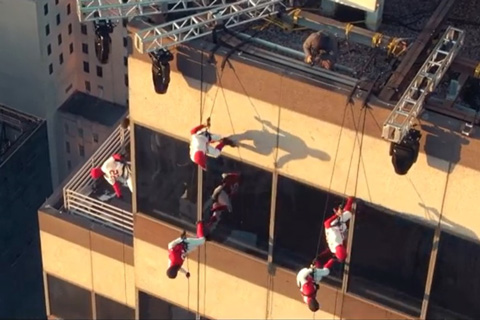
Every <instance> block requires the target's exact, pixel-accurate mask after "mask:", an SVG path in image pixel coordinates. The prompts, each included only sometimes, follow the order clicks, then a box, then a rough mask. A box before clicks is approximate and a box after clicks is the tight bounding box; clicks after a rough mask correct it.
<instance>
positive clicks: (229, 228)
mask: <svg viewBox="0 0 480 320" xmlns="http://www.w3.org/2000/svg"><path fill="white" fill-rule="evenodd" d="M213 162H215V169H216V170H213V169H212V168H213V166H214V164H213ZM209 167H210V169H209V170H208V171H207V172H204V175H203V200H204V202H203V212H204V213H203V216H204V219H206V220H207V221H208V218H209V217H210V209H211V206H212V201H211V197H212V194H213V191H214V190H215V188H216V187H217V186H220V185H221V183H222V173H238V174H240V183H239V189H238V190H237V191H236V192H235V193H234V194H233V195H232V196H231V197H230V200H231V205H232V212H231V213H229V212H228V211H225V212H224V213H223V214H222V215H221V220H220V222H219V223H218V224H217V227H216V228H215V230H214V231H213V232H212V239H213V240H215V241H219V242H222V243H224V244H226V245H228V246H233V247H235V248H237V249H241V250H242V251H246V252H248V253H251V254H255V255H256V256H259V257H264V258H266V257H267V252H268V233H269V223H270V203H271V193H272V173H270V172H268V171H265V170H262V169H260V168H257V167H254V166H251V165H248V164H246V163H242V162H239V161H235V160H233V159H231V158H228V157H226V156H221V157H219V158H217V159H209ZM227 198H228V196H227Z"/></svg>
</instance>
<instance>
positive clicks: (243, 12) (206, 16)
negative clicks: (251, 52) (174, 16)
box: [135, 0, 281, 53]
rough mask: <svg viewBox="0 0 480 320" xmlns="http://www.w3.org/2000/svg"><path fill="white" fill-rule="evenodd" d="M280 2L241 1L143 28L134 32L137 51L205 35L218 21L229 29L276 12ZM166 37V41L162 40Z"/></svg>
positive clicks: (165, 46) (175, 43)
mask: <svg viewBox="0 0 480 320" xmlns="http://www.w3.org/2000/svg"><path fill="white" fill-rule="evenodd" d="M280 2H281V0H240V1H237V2H234V3H231V4H226V5H222V6H220V7H218V8H216V9H212V10H208V11H204V12H200V13H197V14H194V15H191V16H189V17H186V18H181V19H178V20H175V21H171V22H168V23H165V24H162V25H159V26H155V27H151V28H147V29H142V30H139V31H138V32H137V33H136V34H135V47H136V48H137V50H138V51H139V52H140V53H148V52H153V51H156V50H159V49H167V48H169V47H172V46H175V45H177V44H180V43H182V42H185V41H189V40H193V39H198V38H200V37H203V36H206V35H208V34H210V33H211V32H212V30H213V28H214V27H215V26H217V25H219V24H220V23H223V25H224V26H225V27H229V28H232V27H237V26H240V25H242V24H245V23H248V22H252V21H255V20H258V19H261V18H265V17H268V16H271V15H273V14H276V13H277V12H278V10H277V7H278V4H279V3H280ZM212 3H213V2H212ZM210 5H211V4H210ZM167 38H168V39H169V40H168V41H165V39H167Z"/></svg>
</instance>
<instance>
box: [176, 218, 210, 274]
mask: <svg viewBox="0 0 480 320" xmlns="http://www.w3.org/2000/svg"><path fill="white" fill-rule="evenodd" d="M204 243H205V235H204V233H203V223H202V222H199V223H198V224H197V238H184V239H183V238H181V237H179V238H177V239H175V240H173V241H172V242H170V243H169V244H168V268H170V267H172V266H180V270H179V271H180V272H183V273H185V274H187V273H188V270H185V269H183V268H182V265H183V262H184V261H185V258H186V257H187V254H189V253H190V252H192V251H193V250H195V249H196V248H197V247H199V246H201V245H203V244H204Z"/></svg>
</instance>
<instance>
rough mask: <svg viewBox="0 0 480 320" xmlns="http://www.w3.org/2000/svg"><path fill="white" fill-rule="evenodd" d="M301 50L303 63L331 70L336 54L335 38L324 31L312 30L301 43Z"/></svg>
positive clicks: (336, 44)
mask: <svg viewBox="0 0 480 320" xmlns="http://www.w3.org/2000/svg"><path fill="white" fill-rule="evenodd" d="M303 51H304V53H305V63H307V64H309V65H312V66H313V65H319V66H320V67H322V68H325V69H328V70H332V69H333V66H334V65H335V62H336V60H337V55H338V43H337V39H336V38H335V37H334V36H333V35H331V34H329V33H327V32H325V31H317V32H314V33H312V34H310V35H309V36H308V38H307V39H306V40H305V42H304V43H303Z"/></svg>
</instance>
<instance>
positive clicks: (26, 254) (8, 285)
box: [0, 121, 52, 319]
mask: <svg viewBox="0 0 480 320" xmlns="http://www.w3.org/2000/svg"><path fill="white" fill-rule="evenodd" d="M48 149H49V148H48V138H47V124H46V122H45V121H43V122H41V125H40V126H39V127H37V128H36V129H35V130H34V131H33V132H32V133H31V134H30V136H29V137H28V138H27V139H26V140H25V141H24V142H23V144H21V145H20V146H19V147H18V149H17V150H16V151H15V152H14V153H13V154H12V155H11V156H10V157H9V158H8V159H6V160H5V162H4V163H3V164H1V165H0V283H1V285H0V318H1V319H19V318H23V319H25V318H30V319H40V318H41V317H43V318H44V317H45V304H44V292H43V281H42V262H41V253H40V241H39V226H38V218H37V210H38V208H39V207H40V206H41V204H42V203H43V202H44V201H45V199H46V198H47V197H48V196H49V195H50V194H51V193H52V183H51V178H50V176H51V172H50V160H49V153H48Z"/></svg>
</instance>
